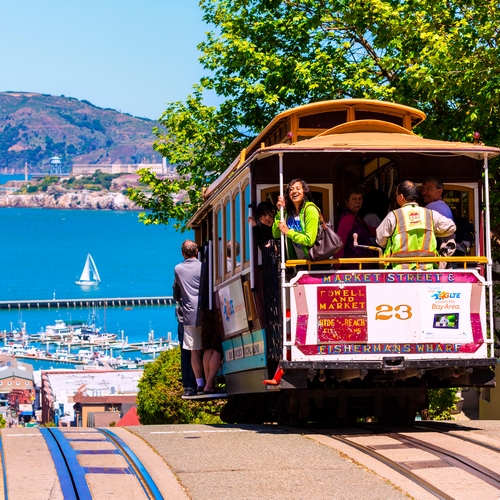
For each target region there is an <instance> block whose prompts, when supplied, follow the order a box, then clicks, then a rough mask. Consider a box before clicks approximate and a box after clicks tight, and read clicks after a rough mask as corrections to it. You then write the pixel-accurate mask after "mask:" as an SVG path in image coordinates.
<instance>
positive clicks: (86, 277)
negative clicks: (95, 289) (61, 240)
mask: <svg viewBox="0 0 500 500" xmlns="http://www.w3.org/2000/svg"><path fill="white" fill-rule="evenodd" d="M91 258H92V257H90V254H88V255H87V260H86V261H85V265H84V266H83V271H82V275H81V276H80V280H79V281H90V259H91Z"/></svg>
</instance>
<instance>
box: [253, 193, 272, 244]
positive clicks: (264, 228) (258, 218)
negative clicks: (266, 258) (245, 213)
mask: <svg viewBox="0 0 500 500" xmlns="http://www.w3.org/2000/svg"><path fill="white" fill-rule="evenodd" d="M276 212H277V209H276V205H273V204H272V203H271V202H270V201H263V202H262V203H259V204H258V205H257V208H256V209H255V217H248V222H250V224H252V233H253V237H254V240H255V242H256V243H257V245H258V246H259V248H260V249H261V250H262V248H263V247H264V245H265V244H266V243H267V242H268V241H269V240H272V239H273V229H272V227H273V222H274V217H275V216H276Z"/></svg>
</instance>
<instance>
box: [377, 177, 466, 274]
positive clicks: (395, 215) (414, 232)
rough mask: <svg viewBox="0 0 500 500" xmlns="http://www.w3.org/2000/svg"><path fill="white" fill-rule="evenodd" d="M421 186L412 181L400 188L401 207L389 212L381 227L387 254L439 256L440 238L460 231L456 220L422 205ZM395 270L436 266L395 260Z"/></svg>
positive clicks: (380, 240)
mask: <svg viewBox="0 0 500 500" xmlns="http://www.w3.org/2000/svg"><path fill="white" fill-rule="evenodd" d="M417 200H418V189H417V186H416V185H415V184H414V183H413V182H411V181H403V182H402V183H401V184H399V185H398V187H397V188H396V201H397V203H398V205H399V206H400V207H401V208H398V209H397V210H393V211H392V212H389V214H388V215H387V217H386V218H385V219H384V220H383V221H382V222H381V224H380V226H378V228H377V243H378V244H379V245H380V246H381V247H382V248H384V247H385V251H384V256H387V257H436V256H437V255H438V253H437V248H436V247H437V243H436V236H437V237H440V238H441V237H445V236H450V235H452V234H453V233H454V232H455V231H456V226H455V223H454V222H453V220H451V219H448V217H445V216H444V215H441V214H440V213H439V212H436V211H434V210H429V209H427V208H423V207H420V206H419V205H418V203H417ZM391 266H392V267H393V268H394V269H432V268H433V267H434V266H433V265H432V264H431V263H420V264H419V263H393V264H391Z"/></svg>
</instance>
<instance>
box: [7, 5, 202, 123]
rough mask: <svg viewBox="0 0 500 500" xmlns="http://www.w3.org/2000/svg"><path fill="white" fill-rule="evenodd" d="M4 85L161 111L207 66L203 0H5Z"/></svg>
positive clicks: (138, 111) (134, 110) (124, 108)
mask: <svg viewBox="0 0 500 500" xmlns="http://www.w3.org/2000/svg"><path fill="white" fill-rule="evenodd" d="M0 8H1V12H2V19H1V21H0V91H8V90H11V91H26V92H39V93H44V94H52V95H65V96H67V97H76V98H77V99H86V100H87V101H90V102H91V103H92V104H95V105H96V106H100V107H103V108H113V109H116V110H118V111H121V112H124V113H130V114H132V115H134V116H142V117H147V118H152V119H158V118H159V117H160V115H161V114H162V112H163V111H164V110H165V108H166V104H167V103H168V102H172V101H178V100H184V99H185V98H186V96H187V95H188V94H189V93H190V92H191V88H192V85H193V84H195V83H197V82H198V80H199V79H200V77H201V76H202V74H203V69H202V67H201V65H200V64H199V62H198V58H199V56H200V53H199V51H198V50H197V48H196V46H197V44H198V43H200V42H201V41H203V40H204V39H205V33H206V32H207V31H208V30H209V27H208V26H207V25H206V24H205V23H204V22H203V21H202V12H201V10H200V8H199V7H198V1H197V0H83V1H77V2H75V1H71V0H45V1H40V0H15V1H14V0H0Z"/></svg>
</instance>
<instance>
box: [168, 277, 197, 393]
mask: <svg viewBox="0 0 500 500" xmlns="http://www.w3.org/2000/svg"><path fill="white" fill-rule="evenodd" d="M174 300H175V301H176V302H177V304H176V306H175V315H176V316H177V339H178V340H179V346H180V348H181V376H182V386H183V388H184V394H183V396H195V395H196V387H197V385H196V378H195V376H194V372H193V368H192V366H191V351H188V350H187V349H184V324H183V320H182V308H181V305H180V301H181V297H180V288H179V287H178V286H177V287H176V286H174Z"/></svg>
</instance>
